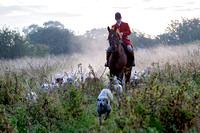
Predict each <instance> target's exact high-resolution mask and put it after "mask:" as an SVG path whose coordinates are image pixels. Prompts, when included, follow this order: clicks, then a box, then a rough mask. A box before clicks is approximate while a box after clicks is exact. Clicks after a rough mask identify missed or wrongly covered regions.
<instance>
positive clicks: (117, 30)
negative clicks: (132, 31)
mask: <svg viewBox="0 0 200 133" xmlns="http://www.w3.org/2000/svg"><path fill="white" fill-rule="evenodd" d="M112 29H113V30H115V27H112ZM116 32H117V35H118V36H119V39H120V40H121V39H122V35H121V34H120V32H119V29H116Z"/></svg>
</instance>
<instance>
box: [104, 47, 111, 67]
mask: <svg viewBox="0 0 200 133" xmlns="http://www.w3.org/2000/svg"><path fill="white" fill-rule="evenodd" d="M109 58H110V52H108V51H107V53H106V63H105V67H108V63H109Z"/></svg>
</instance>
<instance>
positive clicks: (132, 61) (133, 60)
mask: <svg viewBox="0 0 200 133" xmlns="http://www.w3.org/2000/svg"><path fill="white" fill-rule="evenodd" d="M131 66H132V67H134V66H135V56H134V52H132V53H131Z"/></svg>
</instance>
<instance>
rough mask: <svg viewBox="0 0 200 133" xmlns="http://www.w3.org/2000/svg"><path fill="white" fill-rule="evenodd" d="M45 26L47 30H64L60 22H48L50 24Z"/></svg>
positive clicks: (46, 23)
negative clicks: (49, 28) (54, 28)
mask: <svg viewBox="0 0 200 133" xmlns="http://www.w3.org/2000/svg"><path fill="white" fill-rule="evenodd" d="M43 26H44V27H45V28H48V27H57V28H61V29H63V28H64V25H63V24H61V23H60V22H59V21H48V22H45V23H44V24H43Z"/></svg>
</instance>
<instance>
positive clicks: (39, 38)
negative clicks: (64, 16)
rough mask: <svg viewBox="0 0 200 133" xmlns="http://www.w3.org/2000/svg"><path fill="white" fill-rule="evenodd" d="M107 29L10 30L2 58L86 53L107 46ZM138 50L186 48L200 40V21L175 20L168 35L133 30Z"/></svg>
mask: <svg viewBox="0 0 200 133" xmlns="http://www.w3.org/2000/svg"><path fill="white" fill-rule="evenodd" d="M107 37H108V31H107V29H106V28H101V29H92V30H90V31H87V32H86V33H85V34H84V35H75V34H74V32H73V31H70V30H69V29H67V28H65V27H64V25H63V24H62V23H60V22H58V21H48V22H45V23H44V24H43V26H39V25H37V24H32V25H30V26H28V27H26V28H24V29H23V34H20V33H19V32H18V31H16V30H11V29H9V28H8V27H2V28H1V29H0V58H9V59H13V58H20V57H23V56H39V57H41V56H46V55H48V54H51V55H60V54H73V53H80V52H84V51H85V50H87V49H88V50H89V49H91V47H97V48H100V46H101V45H106V44H104V43H108V42H106V40H107ZM129 37H130V39H131V41H132V43H133V45H134V47H135V48H136V49H137V48H148V47H153V46H157V45H160V44H164V45H182V44H187V43H192V42H198V41H199V40H200V18H192V19H188V18H182V20H181V21H179V20H173V21H171V23H170V24H169V25H168V27H167V28H166V30H165V33H163V34H160V35H157V36H150V35H147V34H145V33H143V32H140V31H139V30H135V29H134V30H132V34H131V35H130V36H129Z"/></svg>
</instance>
